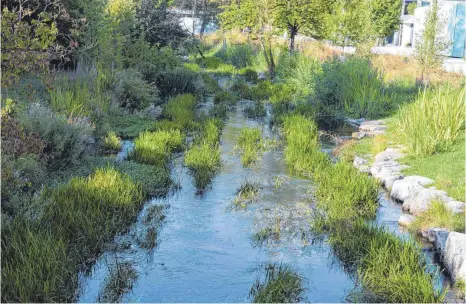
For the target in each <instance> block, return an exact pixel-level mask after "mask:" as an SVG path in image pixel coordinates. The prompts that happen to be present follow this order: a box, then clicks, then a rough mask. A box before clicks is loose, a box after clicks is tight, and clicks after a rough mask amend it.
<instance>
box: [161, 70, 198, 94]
mask: <svg viewBox="0 0 466 304" xmlns="http://www.w3.org/2000/svg"><path fill="white" fill-rule="evenodd" d="M156 85H157V88H158V89H159V91H160V95H161V96H162V97H164V98H169V97H173V96H176V95H178V94H195V95H202V94H204V90H205V88H204V81H203V79H202V76H201V75H200V74H199V73H198V72H195V71H192V70H189V69H187V68H176V69H174V70H167V71H164V72H163V73H161V74H160V75H159V76H158V77H157V79H156Z"/></svg>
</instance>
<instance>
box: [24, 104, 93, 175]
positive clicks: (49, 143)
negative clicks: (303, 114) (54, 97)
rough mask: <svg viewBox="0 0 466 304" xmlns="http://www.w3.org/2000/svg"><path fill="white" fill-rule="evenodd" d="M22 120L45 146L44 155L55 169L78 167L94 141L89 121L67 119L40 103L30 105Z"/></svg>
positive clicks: (84, 119)
mask: <svg viewBox="0 0 466 304" xmlns="http://www.w3.org/2000/svg"><path fill="white" fill-rule="evenodd" d="M19 118H20V121H21V123H22V124H23V125H24V126H25V127H26V128H27V129H28V130H33V131H34V132H36V133H37V134H39V136H40V138H41V139H42V140H43V141H44V142H45V143H46V146H45V147H44V153H45V154H46V155H47V160H48V164H49V166H50V167H53V168H57V167H61V166H65V165H70V164H77V163H78V162H79V160H80V159H81V158H82V157H83V156H84V155H85V154H86V152H88V150H89V148H90V146H91V144H92V142H93V139H92V137H91V134H92V131H93V129H92V126H91V124H90V122H89V121H88V120H87V119H86V118H74V119H67V118H66V117H65V116H64V115H60V114H58V115H57V114H54V113H53V112H52V111H51V110H50V109H49V108H47V107H45V106H43V105H41V104H38V103H34V104H31V105H30V106H29V108H28V109H27V111H26V112H25V113H23V115H22V116H20V117H19Z"/></svg>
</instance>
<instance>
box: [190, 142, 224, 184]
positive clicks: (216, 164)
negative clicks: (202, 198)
mask: <svg viewBox="0 0 466 304" xmlns="http://www.w3.org/2000/svg"><path fill="white" fill-rule="evenodd" d="M184 160H185V164H186V166H187V167H188V168H189V170H190V172H191V174H192V175H193V177H194V182H195V185H196V188H197V189H198V190H199V191H203V190H204V189H205V188H206V187H207V186H208V185H209V184H210V182H211V180H212V178H213V177H214V175H215V173H216V172H217V171H218V170H219V168H220V147H219V146H218V145H215V146H212V145H210V144H209V143H202V144H198V145H194V146H192V147H191V148H190V149H189V150H188V151H186V154H185V158H184Z"/></svg>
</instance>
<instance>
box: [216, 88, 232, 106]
mask: <svg viewBox="0 0 466 304" xmlns="http://www.w3.org/2000/svg"><path fill="white" fill-rule="evenodd" d="M236 101H237V98H236V96H234V95H233V94H232V93H230V92H228V91H220V92H218V93H216V94H215V96H214V104H219V103H224V104H226V105H234V104H235V103H236Z"/></svg>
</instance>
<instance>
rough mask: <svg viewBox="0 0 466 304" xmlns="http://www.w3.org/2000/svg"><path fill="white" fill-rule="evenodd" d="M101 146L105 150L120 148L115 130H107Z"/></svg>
mask: <svg viewBox="0 0 466 304" xmlns="http://www.w3.org/2000/svg"><path fill="white" fill-rule="evenodd" d="M103 146H104V149H105V150H106V151H111V152H116V151H120V149H121V139H120V138H119V137H118V136H117V135H116V133H115V132H109V133H108V134H107V135H106V136H105V137H104V141H103Z"/></svg>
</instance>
